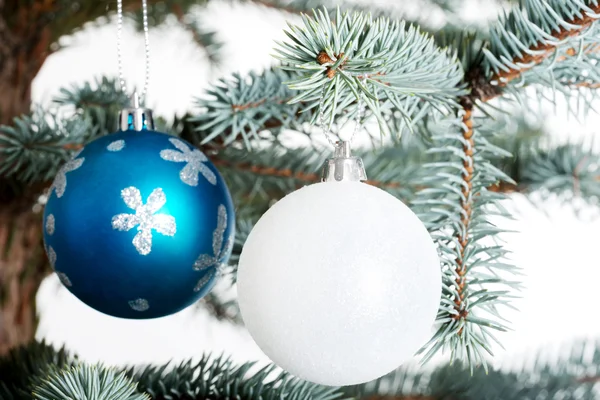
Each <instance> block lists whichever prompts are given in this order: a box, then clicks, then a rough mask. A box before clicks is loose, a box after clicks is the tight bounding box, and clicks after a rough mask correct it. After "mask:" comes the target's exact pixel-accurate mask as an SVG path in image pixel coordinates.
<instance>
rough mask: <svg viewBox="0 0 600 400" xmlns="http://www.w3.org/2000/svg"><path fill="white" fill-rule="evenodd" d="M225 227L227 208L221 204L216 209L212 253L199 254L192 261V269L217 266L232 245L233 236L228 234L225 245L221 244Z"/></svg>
mask: <svg viewBox="0 0 600 400" xmlns="http://www.w3.org/2000/svg"><path fill="white" fill-rule="evenodd" d="M226 229H227V209H226V208H225V206H224V205H223V204H221V205H219V208H218V211H217V227H216V229H215V230H214V231H213V242H212V248H213V254H212V255H210V254H201V255H200V256H199V257H198V258H197V259H196V262H194V269H195V270H196V271H203V270H205V269H207V268H211V267H219V265H220V264H221V260H222V259H223V257H225V255H226V254H227V252H228V251H229V249H230V248H231V247H232V246H233V237H232V235H230V236H229V238H228V239H227V241H226V242H225V245H224V246H223V238H224V235H225V230H226Z"/></svg>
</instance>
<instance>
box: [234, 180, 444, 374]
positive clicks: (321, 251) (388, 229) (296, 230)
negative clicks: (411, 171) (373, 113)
mask: <svg viewBox="0 0 600 400" xmlns="http://www.w3.org/2000/svg"><path fill="white" fill-rule="evenodd" d="M237 288H238V301H239V305H240V309H241V312H242V317H243V319H244V323H245V325H246V327H247V328H248V330H249V332H250V334H251V335H252V337H253V338H254V340H255V341H256V343H257V344H258V345H259V346H260V348H261V349H262V350H263V351H264V352H265V354H266V355H267V356H268V357H269V358H271V359H272V360H273V361H274V362H275V363H277V364H278V365H279V366H281V367H282V368H284V369H286V370H288V371H289V372H291V373H292V374H294V375H296V376H299V377H301V378H304V379H307V380H310V381H313V382H317V383H322V384H325V385H335V386H338V385H350V384H357V383H361V382H366V381H370V380H372V379H375V378H377V377H379V376H382V375H384V374H386V373H388V372H390V371H392V370H393V369H395V368H396V367H398V366H399V365H400V364H402V363H403V362H405V361H406V360H408V359H409V358H410V357H411V356H412V355H413V354H414V353H415V352H416V351H417V350H419V348H420V347H421V346H422V345H424V344H425V343H426V342H427V341H428V340H429V339H431V337H432V335H433V333H434V330H433V323H434V320H435V317H436V314H437V310H438V307H439V302H440V296H441V272H440V262H439V259H438V255H437V251H436V247H435V245H434V244H433V241H432V239H431V237H430V236H429V233H428V232H427V230H426V229H425V227H424V226H423V224H422V223H421V221H420V220H419V219H418V218H417V217H416V216H415V214H414V213H413V212H412V211H411V210H410V209H409V208H408V207H407V206H405V205H404V204H402V203H401V202H400V201H399V200H397V199H396V198H395V197H393V196H391V195H390V194H388V193H386V192H384V191H382V190H380V189H377V188H375V187H372V186H370V185H367V184H364V183H358V182H325V183H318V184H314V185H310V186H306V187H304V188H302V189H300V190H297V191H295V192H293V193H291V194H290V195H288V196H286V197H284V198H283V199H282V200H280V201H279V202H277V203H276V204H275V205H274V206H273V207H271V208H270V209H269V210H268V211H267V212H266V213H265V214H264V215H263V216H262V218H261V219H260V220H259V221H258V223H257V224H256V225H255V227H254V229H253V230H252V232H251V233H250V235H249V236H248V239H247V241H246V243H245V245H244V248H243V250H242V254H241V257H240V261H239V267H238V275H237Z"/></svg>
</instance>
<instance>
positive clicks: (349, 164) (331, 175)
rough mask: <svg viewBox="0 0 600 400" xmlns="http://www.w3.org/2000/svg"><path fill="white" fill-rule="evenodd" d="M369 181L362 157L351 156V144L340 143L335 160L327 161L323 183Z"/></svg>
mask: <svg viewBox="0 0 600 400" xmlns="http://www.w3.org/2000/svg"><path fill="white" fill-rule="evenodd" d="M366 180H367V173H366V172H365V166H364V164H363V161H362V159H361V158H360V157H352V156H351V155H350V142H348V141H344V140H342V141H339V142H337V143H336V145H335V150H334V152H333V158H330V159H328V160H327V161H325V165H324V166H323V176H322V178H321V181H322V182H360V181H366Z"/></svg>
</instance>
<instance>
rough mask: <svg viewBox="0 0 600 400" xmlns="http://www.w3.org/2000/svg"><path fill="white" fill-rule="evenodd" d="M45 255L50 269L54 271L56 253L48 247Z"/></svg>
mask: <svg viewBox="0 0 600 400" xmlns="http://www.w3.org/2000/svg"><path fill="white" fill-rule="evenodd" d="M46 254H48V261H49V262H50V266H51V267H52V269H54V266H55V265H56V252H55V251H54V249H53V248H52V246H48V247H47V248H46Z"/></svg>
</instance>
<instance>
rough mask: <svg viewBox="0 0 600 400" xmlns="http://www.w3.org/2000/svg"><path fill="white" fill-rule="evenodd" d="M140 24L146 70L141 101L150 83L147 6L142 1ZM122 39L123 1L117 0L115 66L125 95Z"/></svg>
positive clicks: (144, 0) (145, 2) (145, 0)
mask: <svg viewBox="0 0 600 400" xmlns="http://www.w3.org/2000/svg"><path fill="white" fill-rule="evenodd" d="M142 24H143V27H144V51H145V58H146V68H145V77H144V88H143V89H142V93H141V95H140V99H141V100H143V99H144V98H145V96H146V93H147V92H148V85H149V83H150V38H149V36H148V4H147V0H142ZM122 37H123V0H117V64H118V69H119V84H120V85H121V90H122V91H123V92H124V93H127V85H126V83H125V78H124V76H123V56H122Z"/></svg>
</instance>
